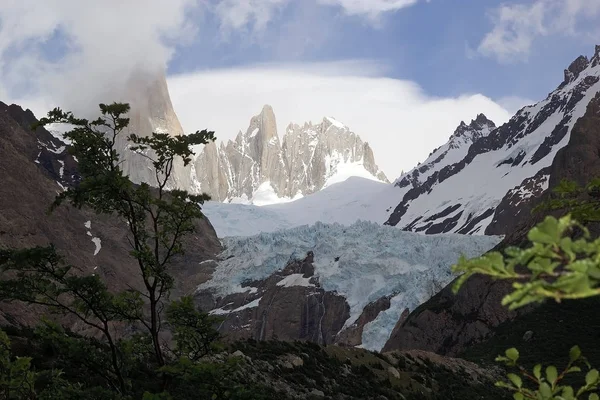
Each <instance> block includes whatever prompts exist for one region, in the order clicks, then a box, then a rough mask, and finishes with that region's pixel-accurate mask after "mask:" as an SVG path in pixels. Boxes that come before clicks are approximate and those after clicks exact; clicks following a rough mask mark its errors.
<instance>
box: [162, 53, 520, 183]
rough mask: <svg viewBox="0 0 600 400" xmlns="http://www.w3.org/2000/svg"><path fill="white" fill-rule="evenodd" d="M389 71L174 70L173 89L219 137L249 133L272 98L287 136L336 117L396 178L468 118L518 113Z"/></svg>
mask: <svg viewBox="0 0 600 400" xmlns="http://www.w3.org/2000/svg"><path fill="white" fill-rule="evenodd" d="M385 70H386V69H385V66H382V65H380V64H378V63H375V62H368V61H345V62H336V63H319V64H310V63H309V64H306V63H303V64H288V65H285V64H280V65H261V66H253V67H247V68H235V69H222V70H214V71H203V72H197V73H192V74H186V75H178V76H173V77H170V78H169V88H170V92H171V98H172V100H173V104H174V107H175V110H176V112H177V114H178V116H179V119H180V120H181V122H182V125H183V127H184V129H185V130H186V131H188V132H189V131H195V130H197V129H204V128H207V129H212V130H215V131H216V135H217V137H218V139H219V140H227V139H232V138H234V137H235V135H236V134H237V132H238V131H240V130H242V131H244V132H245V131H246V129H247V127H248V124H249V121H250V118H251V117H252V116H253V115H256V114H257V113H259V112H260V110H261V108H262V106H263V105H264V104H271V105H272V106H273V108H274V110H275V115H276V118H277V124H278V130H279V135H280V137H282V136H283V133H284V132H285V128H286V126H287V125H288V124H289V123H290V122H295V123H304V122H305V121H313V122H314V123H317V122H320V121H321V120H322V119H323V117H325V116H330V117H334V118H336V119H338V120H339V121H341V122H343V123H345V124H346V125H348V126H349V127H350V129H351V130H353V131H354V132H356V133H357V134H359V135H360V136H361V137H362V139H363V140H366V141H368V142H369V143H370V144H371V145H372V147H373V150H374V153H375V158H376V160H377V162H378V163H379V166H380V167H381V168H382V169H383V170H384V171H385V172H386V174H388V176H389V177H390V179H394V178H396V177H397V176H398V175H399V174H400V172H401V171H402V170H408V169H409V168H411V167H413V166H414V165H416V164H417V162H419V161H423V160H424V159H425V158H426V157H427V155H428V154H429V153H430V152H431V150H433V149H434V148H435V147H437V146H440V145H441V144H443V143H445V142H446V141H447V140H448V137H449V136H450V135H451V134H452V132H453V131H454V129H455V128H456V127H457V126H458V124H459V123H460V121H461V120H465V121H466V122H469V121H470V120H471V119H473V118H475V116H476V115H477V114H478V113H481V112H483V113H485V114H486V115H487V116H488V117H489V118H490V119H492V120H494V121H495V122H496V123H501V122H505V121H506V120H508V118H509V117H510V114H509V112H507V111H506V110H505V109H504V108H503V107H502V106H500V105H499V104H497V103H495V102H494V101H492V100H491V99H489V98H487V97H485V96H482V95H480V94H465V95H463V96H459V97H455V98H438V97H432V96H429V95H428V94H426V93H424V91H423V90H422V89H421V88H420V87H419V86H418V85H417V84H415V83H414V82H410V81H403V80H397V79H390V78H386V77H384V76H382V75H383V74H384V72H385ZM364 71H367V73H366V74H365V73H364Z"/></svg>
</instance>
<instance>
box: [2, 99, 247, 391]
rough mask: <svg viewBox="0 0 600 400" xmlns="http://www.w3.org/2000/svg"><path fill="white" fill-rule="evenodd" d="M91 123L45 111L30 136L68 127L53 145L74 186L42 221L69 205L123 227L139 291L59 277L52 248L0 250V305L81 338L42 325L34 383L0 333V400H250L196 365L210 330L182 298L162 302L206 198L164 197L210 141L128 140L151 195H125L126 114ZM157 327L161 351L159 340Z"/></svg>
mask: <svg viewBox="0 0 600 400" xmlns="http://www.w3.org/2000/svg"><path fill="white" fill-rule="evenodd" d="M100 111H101V116H100V117H99V118H98V119H96V120H93V121H89V120H87V119H81V118H76V117H75V116H74V115H73V114H72V113H70V112H63V111H62V110H60V109H59V108H55V109H54V110H52V111H50V112H49V113H48V117H47V118H42V119H41V120H40V122H39V124H38V125H40V126H43V125H47V124H50V123H66V124H70V125H71V126H72V130H70V131H69V132H67V133H66V134H65V137H66V138H67V139H69V140H70V141H71V146H70V149H69V151H70V152H71V153H72V154H73V155H74V156H75V157H76V158H77V160H78V167H79V172H80V174H81V181H80V182H79V184H78V185H77V186H75V187H70V188H68V189H67V190H66V191H64V192H62V193H61V194H59V195H58V196H57V197H56V200H55V201H54V203H53V204H52V205H51V207H50V212H51V211H52V210H54V209H55V208H56V207H60V206H61V205H62V204H63V203H65V202H69V203H70V204H71V205H72V206H74V207H78V208H81V207H85V208H88V209H91V210H92V211H94V212H96V213H98V214H110V215H114V216H117V217H119V219H121V220H124V221H126V222H127V226H128V229H129V235H128V240H129V244H130V246H131V252H130V254H131V256H132V257H133V259H134V260H135V261H136V264H137V266H138V274H139V278H140V282H141V285H140V286H139V287H130V288H129V289H128V290H125V291H122V292H117V293H115V292H114V291H111V290H109V288H108V287H107V285H106V283H105V282H104V281H103V280H102V279H101V278H100V277H99V276H97V275H95V274H88V273H86V272H85V270H84V269H82V268H79V267H76V266H72V265H67V264H66V263H65V261H64V259H63V258H62V257H61V256H60V255H59V254H58V250H57V249H56V248H55V247H54V246H49V247H35V248H29V249H18V250H17V249H5V250H0V271H1V274H2V279H1V280H0V300H2V301H20V302H25V303H27V304H30V305H35V306H39V307H44V308H46V309H47V310H48V311H50V312H51V313H53V314H58V315H59V316H60V319H58V320H59V321H66V322H68V321H71V322H70V323H72V322H76V323H77V324H78V325H79V326H80V327H83V328H84V329H85V330H87V332H88V333H90V334H88V335H81V334H76V333H73V332H70V331H69V330H67V329H65V328H63V327H62V326H60V325H59V324H57V323H55V322H51V321H49V320H44V321H42V323H41V324H40V326H38V328H37V329H36V330H35V333H34V335H33V339H32V340H33V342H32V344H33V345H34V346H36V347H37V348H38V349H39V350H40V354H44V355H45V356H44V357H42V359H43V360H45V361H41V360H35V361H36V365H37V366H38V367H39V368H40V371H41V372H34V369H33V367H32V361H34V360H33V359H32V358H16V359H13V358H14V357H12V355H11V353H10V349H9V344H8V339H7V337H6V335H5V334H4V333H3V332H1V331H0V391H2V394H3V395H4V396H3V397H2V398H7V399H10V398H32V399H33V398H36V399H39V398H42V399H43V398H48V399H50V398H52V399H55V398H61V399H80V398H88V399H130V398H141V397H144V398H160V399H167V398H178V399H186V398H190V399H191V398H194V399H195V398H198V396H200V398H212V399H222V398H227V399H238V398H239V399H241V398H251V397H236V396H238V395H240V394H243V393H245V392H246V391H247V390H246V389H245V388H241V387H236V386H235V385H232V384H231V380H230V379H229V377H230V376H231V375H232V373H233V371H234V369H235V365H234V364H231V363H225V364H223V363H221V364H218V363H213V362H208V361H207V360H206V359H205V358H206V356H208V355H209V354H211V353H212V351H213V350H214V349H215V346H216V345H215V342H216V341H217V339H218V338H219V335H218V333H217V331H216V330H215V324H216V322H217V321H218V320H217V319H216V318H214V317H212V316H209V315H208V314H206V313H203V312H201V311H198V310H196V308H195V306H194V304H193V301H192V299H191V298H190V297H184V298H182V299H179V300H176V301H173V302H170V293H171V289H172V287H173V277H172V275H171V273H170V267H171V265H172V264H173V262H174V260H175V258H176V257H177V256H179V255H181V254H183V253H184V246H183V240H184V238H185V237H186V236H188V235H189V234H191V233H193V232H195V229H196V223H197V221H198V220H199V219H200V218H203V214H202V210H201V204H202V203H203V202H204V201H205V200H207V199H209V197H208V196H207V195H204V194H202V195H197V196H196V195H191V194H189V193H187V192H186V191H183V190H176V189H172V188H170V187H169V186H172V184H173V182H174V169H175V167H176V164H177V163H181V164H182V165H188V164H189V163H190V162H191V157H192V155H193V152H192V150H191V146H193V145H197V144H207V143H209V142H210V141H213V140H215V137H214V133H213V132H209V131H206V130H204V131H198V132H196V133H193V134H190V135H184V136H175V137H173V136H170V135H169V134H166V133H153V134H152V135H151V136H148V137H140V136H138V135H136V134H131V135H129V137H128V141H129V142H130V145H129V149H130V150H131V151H135V152H137V153H138V154H140V155H141V156H143V157H146V158H147V159H149V160H150V161H151V163H152V165H153V167H154V169H155V172H156V174H155V178H156V181H155V182H154V187H151V186H150V185H149V184H147V183H142V184H139V185H135V184H133V183H132V182H131V181H130V180H129V178H128V177H127V176H126V175H125V173H124V171H123V170H122V168H121V164H122V161H121V160H120V158H119V154H118V152H117V148H116V146H117V137H118V136H119V135H120V134H122V133H123V131H124V130H125V128H126V127H127V126H128V124H129V118H126V117H125V115H126V114H127V112H128V111H129V105H128V104H122V103H113V104H110V105H105V104H100ZM169 302H170V304H169ZM164 310H166V312H164ZM165 314H166V317H167V321H166V322H167V323H166V324H165V323H164V322H163V321H162V318H163V317H164V316H165ZM167 326H168V327H169V328H170V330H171V333H172V336H173V342H174V348H173V349H171V347H170V344H169V343H168V342H166V341H165V339H164V335H163V334H162V333H163V331H164V329H165V328H166V327H167ZM48 358H49V360H47V359H48ZM63 377H64V378H63ZM250 386H252V385H250ZM153 393H155V394H153Z"/></svg>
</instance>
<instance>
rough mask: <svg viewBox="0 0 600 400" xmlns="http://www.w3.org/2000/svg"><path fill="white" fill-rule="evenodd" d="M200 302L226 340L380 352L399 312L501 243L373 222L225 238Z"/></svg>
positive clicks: (200, 292) (412, 306)
mask: <svg viewBox="0 0 600 400" xmlns="http://www.w3.org/2000/svg"><path fill="white" fill-rule="evenodd" d="M222 242H223V247H224V248H225V249H224V251H223V253H221V254H220V255H219V257H218V260H217V265H216V268H215V270H214V273H213V275H212V278H211V279H210V280H209V281H207V282H206V283H204V284H202V285H200V286H199V287H198V289H197V290H196V292H195V299H196V301H197V304H198V305H199V306H200V307H201V308H202V309H205V310H210V312H211V313H213V314H216V315H222V316H224V317H225V321H224V322H223V323H222V324H221V325H220V330H221V331H222V332H223V333H224V334H225V335H226V336H227V337H230V338H234V339H235V338H253V339H270V338H274V337H277V338H279V339H285V340H296V339H300V340H308V341H312V342H316V343H320V344H332V343H337V344H340V345H346V346H356V345H362V346H363V348H365V349H369V350H376V351H379V350H381V348H382V347H383V346H384V344H385V342H386V340H387V339H388V338H389V336H390V333H391V332H392V330H393V329H394V326H395V325H396V322H397V321H398V319H399V318H400V317H401V315H402V313H403V311H404V310H405V309H406V308H409V309H411V310H412V309H415V308H416V307H417V306H418V305H419V304H421V303H422V302H423V301H425V300H427V299H428V298H429V297H430V296H431V295H430V285H429V283H430V282H432V281H436V282H439V283H440V285H442V286H443V285H445V284H446V283H448V282H450V281H451V280H452V279H453V276H452V274H451V273H450V271H449V267H450V265H452V264H453V263H454V262H456V260H457V259H458V258H459V257H460V255H461V254H465V255H466V256H475V255H480V254H483V253H484V252H485V251H487V250H489V249H490V248H492V247H493V246H494V245H496V244H497V243H499V238H497V237H490V236H465V235H418V234H414V233H412V232H403V231H401V230H399V229H393V228H390V227H386V226H382V225H380V224H376V223H369V222H364V221H362V222H357V223H354V224H352V225H349V226H343V225H340V224H323V223H316V224H315V225H313V226H302V227H297V228H292V229H287V230H283V231H279V232H273V233H263V234H260V235H256V236H251V237H226V238H224V239H222Z"/></svg>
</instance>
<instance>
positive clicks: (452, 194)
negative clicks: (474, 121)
mask: <svg viewBox="0 0 600 400" xmlns="http://www.w3.org/2000/svg"><path fill="white" fill-rule="evenodd" d="M590 77H594V79H590ZM598 77H600V65H597V66H594V67H592V66H589V67H588V68H586V69H585V70H584V71H583V72H581V73H580V74H579V75H578V77H577V78H576V79H574V80H573V81H572V82H570V83H568V84H566V85H564V86H560V87H559V88H558V89H556V90H554V91H553V92H551V93H550V94H549V95H548V97H547V98H546V99H544V100H542V101H540V102H538V103H536V104H534V105H530V106H526V107H523V108H522V109H521V110H519V111H518V112H517V113H516V114H515V115H514V116H513V117H512V118H511V119H510V121H508V122H507V123H506V124H504V125H502V126H500V127H498V128H496V129H495V130H493V131H492V132H491V133H490V134H491V135H496V136H497V139H501V140H502V141H505V143H504V142H503V143H504V145H503V146H502V147H501V148H497V149H490V150H485V149H483V151H480V153H479V154H477V155H475V156H474V157H473V158H472V159H471V160H470V162H469V163H468V164H462V165H461V164H460V161H461V160H462V159H464V156H463V157H460V159H458V160H450V159H448V160H445V159H442V160H441V163H439V164H435V167H434V168H431V169H429V170H428V171H425V172H424V173H422V174H420V175H419V176H418V177H417V182H415V184H416V185H421V184H423V183H424V182H425V181H426V180H427V178H429V177H431V176H432V175H433V173H434V172H435V171H439V170H440V169H441V168H442V167H443V166H456V167H457V168H460V169H459V170H458V172H454V174H452V175H451V176H448V174H445V176H444V180H443V181H442V182H439V180H435V182H434V183H433V184H432V185H430V187H428V188H427V191H426V193H423V194H422V195H420V196H419V197H418V198H416V199H414V200H408V201H407V202H406V203H404V204H403V209H404V210H406V211H405V212H404V213H403V214H402V216H401V219H400V221H399V222H398V223H397V225H396V226H398V227H399V228H404V227H406V226H408V225H409V224H410V225H411V229H413V230H417V229H421V230H426V229H428V225H429V226H431V225H433V224H437V223H440V222H442V221H445V220H449V217H450V215H444V216H443V217H439V218H434V219H433V220H428V218H430V217H432V216H434V215H435V214H438V213H440V212H442V211H444V210H446V209H447V208H448V207H451V206H456V205H457V206H458V207H459V208H458V209H457V210H458V211H457V213H459V212H461V211H462V214H461V215H460V216H458V214H456V215H455V216H456V217H457V219H456V222H455V223H454V225H453V228H450V229H451V231H459V230H460V229H461V228H464V227H466V226H468V225H467V224H468V221H469V220H470V218H471V217H476V216H480V215H481V214H482V213H483V212H485V211H486V210H490V209H492V210H495V209H496V207H498V205H499V204H500V202H501V201H502V199H503V198H504V197H505V196H506V195H507V194H508V193H510V192H513V193H517V192H519V191H521V193H522V194H523V195H524V196H525V197H527V196H530V195H528V194H527V193H526V191H525V190H524V189H523V190H520V187H521V186H522V185H523V183H524V182H525V180H527V179H529V178H532V177H534V176H535V175H536V174H537V173H538V172H539V171H540V170H542V169H543V168H546V167H548V166H550V165H551V164H552V161H553V160H554V156H555V155H556V153H557V151H558V150H559V149H561V148H563V147H564V146H566V145H567V144H568V142H569V139H570V135H571V131H572V128H573V126H574V125H575V123H576V122H577V120H578V119H579V118H581V117H582V116H583V115H584V114H585V112H586V109H587V105H588V104H589V102H590V100H591V99H592V98H593V97H594V96H595V95H596V94H597V93H598V92H599V91H600V81H597V80H596V78H598ZM574 101H577V102H576V103H573V102H574ZM561 124H564V136H562V137H561V136H560V134H562V132H558V128H560V126H561ZM534 127H535V130H533V129H532V128H534ZM550 134H553V135H556V136H557V138H560V140H556V142H557V143H553V142H552V140H550V139H549V135H550ZM484 147H487V146H484ZM469 148H471V145H469V146H462V148H461V147H459V149H460V150H461V153H463V152H464V154H465V155H466V154H467V152H468V149H469ZM439 150H443V149H442V148H440V149H439ZM477 150H481V149H477ZM543 150H546V151H543ZM438 154H441V152H437V151H436V152H434V154H432V156H431V157H430V159H431V158H433V157H435V156H437V155H438ZM448 154H450V153H448ZM448 154H446V158H447V157H448ZM452 158H453V159H454V157H452ZM428 161H429V159H428ZM450 161H453V162H450ZM513 164H514V165H513ZM422 166H423V165H421V166H420V167H422ZM420 167H417V168H416V169H419V168H420ZM447 172H448V171H447ZM411 173H412V171H411V172H409V173H408V174H405V175H403V176H402V177H401V178H399V180H397V181H396V182H395V183H396V184H399V183H400V182H402V183H403V184H404V185H403V186H404V187H403V188H402V189H403V191H404V194H405V193H406V192H408V191H409V190H410V189H412V183H413V182H412V181H411V179H410V178H411ZM409 181H410V182H409ZM406 183H408V185H406ZM544 185H545V186H544ZM544 185H542V186H540V188H541V189H545V188H547V184H544ZM428 186H429V185H428ZM456 188H460V191H459V192H457V191H456ZM404 194H403V196H404ZM397 204H402V201H400V202H399V203H397ZM413 221H414V222H413ZM492 221H493V218H492V217H491V216H490V217H488V218H486V219H485V220H483V221H479V223H478V224H477V225H476V226H475V227H470V228H468V229H470V230H469V232H468V233H470V234H484V233H485V230H486V228H487V227H488V226H489V224H490V223H491V222H492Z"/></svg>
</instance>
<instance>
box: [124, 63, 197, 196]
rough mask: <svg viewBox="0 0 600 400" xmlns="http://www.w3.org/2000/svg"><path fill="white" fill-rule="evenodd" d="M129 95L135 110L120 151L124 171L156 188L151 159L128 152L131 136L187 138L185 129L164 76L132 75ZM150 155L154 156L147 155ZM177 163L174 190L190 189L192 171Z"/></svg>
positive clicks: (127, 95)
mask: <svg viewBox="0 0 600 400" xmlns="http://www.w3.org/2000/svg"><path fill="white" fill-rule="evenodd" d="M125 93H126V99H127V100H126V101H127V102H128V103H129V104H130V106H131V111H130V112H129V114H128V115H127V116H128V117H129V118H130V123H129V126H128V127H127V129H126V131H125V132H123V134H122V135H120V136H119V141H118V147H119V150H120V152H121V155H122V157H123V160H124V162H123V170H124V171H125V173H126V174H127V175H129V177H130V178H131V180H132V181H133V182H135V183H140V182H146V183H149V184H151V185H154V186H156V176H155V174H154V169H153V167H152V163H151V161H150V160H148V158H146V157H144V156H142V155H140V154H136V153H134V152H132V151H129V150H128V145H129V143H128V142H127V139H126V138H127V135H129V134H131V133H135V134H136V135H139V136H150V134H151V133H152V132H156V133H169V134H170V135H173V136H179V135H183V134H184V132H183V128H182V127H181V124H180V123H179V119H178V118H177V115H176V114H175V111H174V110H173V104H172V103H171V97H170V96H169V89H168V87H167V80H166V76H165V74H164V72H157V73H156V74H154V75H150V74H148V73H145V72H138V73H136V74H134V75H132V78H131V79H130V81H129V84H128V86H127V89H126V90H125ZM147 155H151V153H148V152H147ZM179 161H180V162H179V163H176V165H175V167H174V171H173V179H172V180H171V182H170V186H172V187H179V188H182V189H188V188H190V187H191V184H192V182H191V175H190V174H191V167H190V166H188V167H184V166H183V163H182V162H181V160H179Z"/></svg>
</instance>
